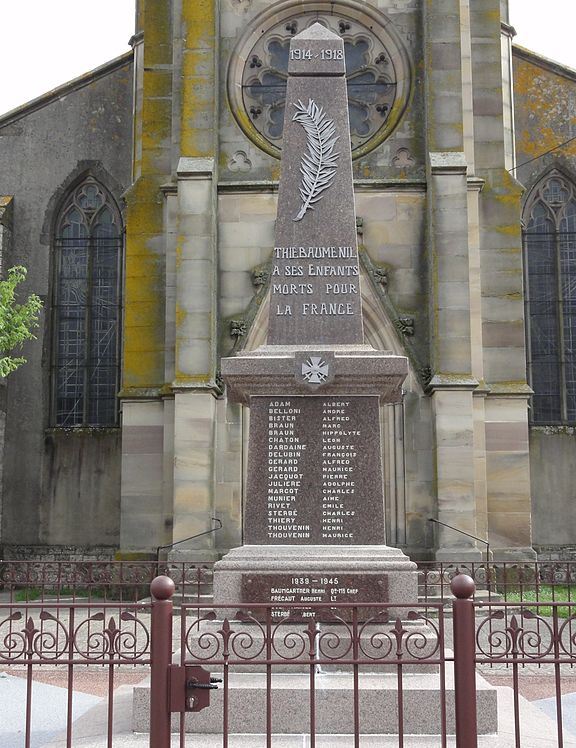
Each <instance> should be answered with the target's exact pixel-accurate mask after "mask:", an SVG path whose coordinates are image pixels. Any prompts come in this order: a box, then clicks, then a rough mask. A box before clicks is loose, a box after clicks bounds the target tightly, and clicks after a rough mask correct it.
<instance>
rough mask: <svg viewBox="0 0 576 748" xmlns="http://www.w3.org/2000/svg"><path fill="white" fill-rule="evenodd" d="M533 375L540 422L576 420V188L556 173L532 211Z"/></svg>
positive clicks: (528, 248)
mask: <svg viewBox="0 0 576 748" xmlns="http://www.w3.org/2000/svg"><path fill="white" fill-rule="evenodd" d="M526 214H527V216H526V230H525V234H524V245H525V258H526V262H525V265H526V292H525V298H526V322H527V330H528V376H529V380H530V384H531V386H532V389H533V390H534V396H533V398H532V413H531V419H532V422H533V423H536V424H566V423H570V424H574V423H576V189H575V188H574V186H573V185H572V184H571V183H570V182H569V181H568V180H567V179H565V178H564V177H563V176H562V175H561V174H559V173H558V172H552V174H550V175H548V176H547V178H546V179H544V180H543V181H542V182H541V183H540V184H539V185H538V187H537V188H536V189H535V190H534V192H533V194H532V196H531V198H530V200H529V202H528V205H527V209H526Z"/></svg>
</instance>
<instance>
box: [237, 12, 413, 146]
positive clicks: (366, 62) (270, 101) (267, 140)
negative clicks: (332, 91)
mask: <svg viewBox="0 0 576 748" xmlns="http://www.w3.org/2000/svg"><path fill="white" fill-rule="evenodd" d="M280 5H281V7H280V8H278V6H276V12H275V13H273V14H271V13H265V14H263V15H261V16H259V17H258V18H257V19H256V21H255V24H254V26H253V27H251V28H250V29H249V30H248V31H247V32H246V34H245V35H244V37H243V38H242V39H241V40H240V42H239V44H238V46H237V48H236V52H235V54H234V55H233V56H232V59H231V63H230V71H229V99H230V104H231V107H232V111H233V113H234V115H235V117H236V120H237V122H238V124H239V125H240V127H241V128H242V129H243V130H244V132H245V133H246V134H247V135H248V136H249V137H250V138H251V139H252V140H253V141H254V142H256V144H257V145H259V146H260V147H261V148H263V150H265V151H267V152H268V153H270V154H272V155H274V156H277V157H278V156H279V155H280V150H281V147H282V129H283V124H284V110H285V104H286V84H287V79H288V72H287V71H288V54H289V50H290V40H291V39H292V37H293V36H295V35H296V34H298V33H300V32H301V31H303V30H304V29H306V28H307V27H309V26H311V25H312V24H314V23H316V22H319V23H321V24H323V25H324V26H326V27H327V28H329V29H330V30H331V31H333V32H334V33H336V34H338V35H339V36H341V37H342V39H343V40H344V50H345V57H346V78H347V84H348V107H349V113H350V132H351V145H352V151H353V156H354V157H358V156H361V155H363V154H364V153H366V152H368V151H370V150H372V149H373V148H374V147H376V146H377V145H378V144H379V143H381V142H382V141H383V140H384V139H385V138H386V137H387V136H388V135H389V134H390V133H391V132H392V130H393V129H394V128H395V126H396V125H397V123H398V121H399V119H400V117H401V115H402V113H403V112H404V109H405V107H406V102H407V97H408V88H409V83H410V65H409V63H408V58H407V56H406V53H405V51H404V48H403V46H402V44H401V42H400V40H399V39H398V38H397V37H396V35H395V34H394V33H393V30H392V28H391V24H390V23H389V21H388V19H386V18H385V17H384V16H381V14H379V13H377V12H376V11H374V10H370V11H368V10H367V9H366V6H363V10H362V11H360V10H358V9H357V8H356V6H357V4H355V3H352V4H349V3H337V2H336V3H331V4H330V8H331V10H325V9H326V4H325V3H318V2H307V3H306V2H305V3H298V6H297V8H298V9H299V10H300V11H302V9H303V6H304V8H306V6H307V7H308V10H305V12H299V13H297V14H295V13H294V10H295V8H294V4H293V3H291V2H289V3H284V4H280ZM314 8H323V9H324V10H323V11H322V10H319V9H314ZM378 21H379V23H378Z"/></svg>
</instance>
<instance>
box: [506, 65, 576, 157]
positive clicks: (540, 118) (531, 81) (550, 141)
mask: <svg viewBox="0 0 576 748" xmlns="http://www.w3.org/2000/svg"><path fill="white" fill-rule="evenodd" d="M514 98H515V109H516V117H517V124H518V132H517V150H518V153H519V154H520V160H522V159H524V158H526V157H529V158H535V157H536V156H540V155H541V154H543V153H545V152H546V151H549V150H551V149H553V148H556V147H557V146H558V145H559V143H561V142H562V141H564V140H567V139H568V136H569V133H570V132H572V131H573V128H574V126H576V101H574V82H573V81H572V80H569V79H568V78H564V77H563V76H561V75H559V74H557V73H554V72H553V71H551V70H546V69H543V68H541V67H539V66H537V65H535V64H533V63H532V62H529V61H527V60H523V59H519V58H518V57H516V58H515V59H514ZM570 100H572V102H573V103H572V106H570V105H569V103H568V102H570ZM570 110H572V116H569V117H568V119H567V115H569V114H570ZM562 153H564V154H570V155H573V156H576V143H573V144H570V145H568V146H566V147H564V148H563V149H562Z"/></svg>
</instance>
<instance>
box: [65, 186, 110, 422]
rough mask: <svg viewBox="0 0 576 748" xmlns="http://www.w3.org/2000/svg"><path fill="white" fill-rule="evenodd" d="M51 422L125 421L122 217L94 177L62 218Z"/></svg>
mask: <svg viewBox="0 0 576 748" xmlns="http://www.w3.org/2000/svg"><path fill="white" fill-rule="evenodd" d="M54 247H55V274H54V294H53V348H52V351H53V353H52V398H53V400H52V414H53V416H52V423H53V424H54V425H55V426H61V427H80V426H97V427H98V426H99V427H105V426H115V425H117V423H118V400H117V393H118V389H119V372H120V310H121V293H120V289H121V278H122V221H121V217H120V212H119V210H118V208H117V206H116V204H115V202H114V200H113V198H112V196H111V195H110V193H109V192H108V191H107V190H106V189H105V188H104V187H103V186H102V185H101V184H100V183H99V182H97V181H96V180H95V179H94V178H92V177H87V178H86V179H84V180H83V181H82V183H81V184H79V185H78V186H76V187H75V188H74V189H73V190H72V191H71V193H70V194H69V195H68V197H67V198H66V199H65V201H64V203H63V205H62V208H61V210H60V212H59V214H58V219H57V221H56V229H55V237H54Z"/></svg>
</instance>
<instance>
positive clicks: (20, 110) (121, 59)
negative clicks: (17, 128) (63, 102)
mask: <svg viewBox="0 0 576 748" xmlns="http://www.w3.org/2000/svg"><path fill="white" fill-rule="evenodd" d="M133 58H134V52H133V50H128V51H127V52H124V53H123V54H121V55H119V56H118V57H115V58H114V59H112V60H108V62H105V63H104V64H103V65H99V66H98V67H97V68H93V69H92V70H89V71H88V72H87V73H83V74H82V75H79V76H78V77H76V78H72V80H69V81H67V82H66V83H62V84H61V85H59V86H56V88H52V89H51V90H50V91H47V92H46V93H43V94H40V96H37V97H36V98H34V99H31V100H30V101H27V102H25V103H24V104H20V106H17V107H16V108H15V109H11V110H10V111H8V112H6V113H5V114H1V115H0V128H2V127H6V126H7V125H11V124H12V123H14V122H17V121H18V120H19V119H22V117H25V116H27V115H28V114H31V113H32V112H35V111H37V110H38V109H42V107H45V106H47V105H48V104H51V103H52V102H53V101H55V100H57V99H59V98H60V97H61V96H64V95H65V94H67V93H70V92H72V91H78V90H79V89H81V88H84V87H85V86H87V85H88V84H89V83H91V82H92V81H94V80H98V79H99V78H103V77H104V76H105V75H108V73H111V72H112V71H113V70H116V69H118V68H121V67H124V66H125V65H126V64H127V63H129V62H132V60H133Z"/></svg>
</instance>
